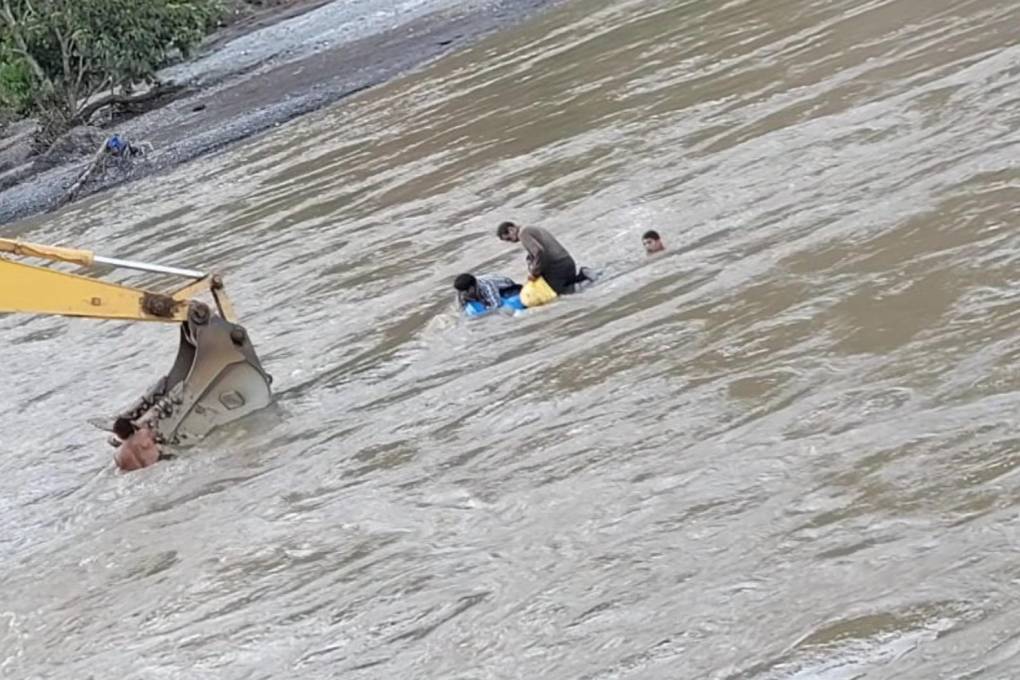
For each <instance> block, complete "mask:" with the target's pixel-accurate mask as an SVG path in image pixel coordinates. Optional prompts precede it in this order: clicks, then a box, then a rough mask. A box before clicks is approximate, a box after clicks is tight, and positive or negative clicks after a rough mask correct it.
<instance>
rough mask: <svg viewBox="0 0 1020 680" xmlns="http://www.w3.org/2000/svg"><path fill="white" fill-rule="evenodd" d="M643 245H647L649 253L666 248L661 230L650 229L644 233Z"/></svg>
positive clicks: (646, 250) (642, 237)
mask: <svg viewBox="0 0 1020 680" xmlns="http://www.w3.org/2000/svg"><path fill="white" fill-rule="evenodd" d="M641 245H643V246H644V247H645V252H646V253H648V254H649V255H652V254H654V253H659V252H662V251H663V250H665V249H666V246H665V244H663V242H662V237H661V236H659V232H657V231H655V230H654V229H649V230H648V231H646V232H645V233H644V234H642V236H641Z"/></svg>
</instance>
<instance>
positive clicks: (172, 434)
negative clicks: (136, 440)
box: [121, 302, 272, 445]
mask: <svg viewBox="0 0 1020 680" xmlns="http://www.w3.org/2000/svg"><path fill="white" fill-rule="evenodd" d="M271 384H272V377H271V376H270V375H269V374H268V373H266V372H265V370H264V369H263V368H262V364H261V363H260V362H259V359H258V356H256V354H255V348H254V347H253V346H252V344H251V340H250V339H249V337H248V333H247V332H246V331H245V330H244V328H243V327H241V326H239V325H237V324H234V323H230V322H228V321H226V320H224V319H223V318H222V317H219V316H217V315H215V314H212V313H211V312H210V309H209V307H208V306H207V305H205V304H204V303H201V302H192V303H191V304H190V306H189V309H188V318H187V320H186V321H185V322H183V323H182V324H181V340H180V347H179V348H178V351H177V358H176V360H175V361H174V364H173V367H172V368H171V369H170V372H169V373H167V375H166V376H165V377H163V378H161V379H160V380H159V381H158V382H157V383H156V384H155V385H154V386H153V387H152V388H151V389H150V390H149V391H148V392H147V393H146V394H145V396H143V397H142V398H141V399H140V400H139V401H138V402H136V403H135V404H134V405H133V406H132V407H131V408H129V409H128V410H127V412H125V413H123V414H121V415H122V416H124V417H126V418H129V419H130V420H133V421H136V422H139V423H142V422H147V423H149V424H151V425H152V426H153V428H154V429H155V431H156V437H157V440H158V441H160V442H162V443H165V444H170V445H187V444H189V443H192V442H194V441H196V440H198V439H201V438H202V437H204V436H205V435H206V434H207V433H208V432H209V431H210V430H212V429H213V428H216V427H219V426H221V425H225V424H227V423H230V422H233V421H235V420H237V419H239V418H243V417H244V416H247V415H248V414H250V413H253V412H254V411H257V410H259V409H261V408H264V407H266V406H268V405H269V403H270V402H271V400H272V392H271V390H270V385H271Z"/></svg>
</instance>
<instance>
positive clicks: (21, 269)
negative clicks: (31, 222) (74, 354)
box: [0, 238, 234, 322]
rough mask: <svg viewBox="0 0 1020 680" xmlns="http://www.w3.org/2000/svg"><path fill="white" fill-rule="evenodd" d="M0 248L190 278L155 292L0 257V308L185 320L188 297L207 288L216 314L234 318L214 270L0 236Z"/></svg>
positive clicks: (0, 250) (11, 252)
mask: <svg viewBox="0 0 1020 680" xmlns="http://www.w3.org/2000/svg"><path fill="white" fill-rule="evenodd" d="M3 253H6V254H8V255H9V256H17V257H33V258H39V259H44V260H50V261H53V262H68V263H71V264H77V265H80V266H82V267H92V266H94V265H96V264H101V265H106V266H109V267H113V268H125V269H135V270H138V271H145V272H151V273H155V274H167V275H170V276H179V277H183V278H187V279H191V281H190V282H189V283H187V284H186V285H184V286H182V287H181V288H178V289H176V290H173V291H170V292H168V293H159V292H153V291H148V290H143V289H141V288H132V287H130V286H123V285H120V284H117V283H109V282H106V281H101V280H99V279H96V278H93V277H90V276H82V275H80V274H70V273H67V272H63V271H60V270H57V269H50V268H47V267H39V266H36V265H31V264H25V263H23V262H14V261H12V260H10V259H7V258H3V257H0V313H4V312H28V313H31V314H57V315H62V316H85V317H92V318H97V319H124V320H129V321H164V322H174V321H186V320H187V318H188V304H189V303H190V302H191V299H192V298H193V297H194V296H195V295H196V294H197V293H200V292H201V291H202V290H205V289H208V290H209V291H210V292H211V293H212V295H213V298H214V299H215V301H216V306H217V308H218V309H219V312H220V316H222V317H223V318H224V319H226V320H227V321H234V311H233V307H232V306H231V304H230V300H229V299H228V298H227V295H226V293H225V292H224V290H223V281H222V280H221V279H220V277H219V276H216V275H211V274H205V273H203V272H200V271H195V270H191V269H178V268H176V267H164V266H161V265H154V264H148V263H145V262H133V261H130V260H118V259H114V258H108V257H101V256H98V255H96V254H95V253H93V252H92V251H90V250H76V249H72V248H59V247H55V246H43V245H39V244H36V243H25V242H23V241H14V240H10V239H3V238H0V254H3Z"/></svg>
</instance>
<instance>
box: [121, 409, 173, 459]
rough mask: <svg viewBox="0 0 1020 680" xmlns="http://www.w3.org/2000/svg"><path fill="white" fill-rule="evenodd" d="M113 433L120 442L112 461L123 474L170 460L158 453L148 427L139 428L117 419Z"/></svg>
mask: <svg viewBox="0 0 1020 680" xmlns="http://www.w3.org/2000/svg"><path fill="white" fill-rule="evenodd" d="M113 433H114V434H115V435H117V438H118V439H120V440H121V442H122V444H121V445H120V448H118V449H117V453H116V454H115V455H114V457H113V460H114V462H115V463H116V464H117V467H118V468H120V469H121V470H124V471H125V472H131V471H133V470H141V469H142V468H146V467H149V466H150V465H155V464H156V461H160V460H167V459H169V458H172V456H168V455H165V454H164V453H163V452H162V451H160V449H159V444H157V443H156V433H155V432H153V430H152V428H151V427H150V426H149V425H144V426H142V427H141V428H139V427H136V426H135V424H134V423H132V422H131V421H130V420H128V419H127V418H117V420H116V421H115V422H114V424H113Z"/></svg>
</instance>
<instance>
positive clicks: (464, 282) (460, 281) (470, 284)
mask: <svg viewBox="0 0 1020 680" xmlns="http://www.w3.org/2000/svg"><path fill="white" fill-rule="evenodd" d="M477 284H478V281H477V280H476V279H475V277H473V276H471V275H470V274H461V275H459V276H458V277H457V278H455V279H454V280H453V287H454V288H456V289H457V290H459V291H461V292H465V293H466V292H467V291H469V290H471V289H472V288H474V287H475V285H477Z"/></svg>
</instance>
